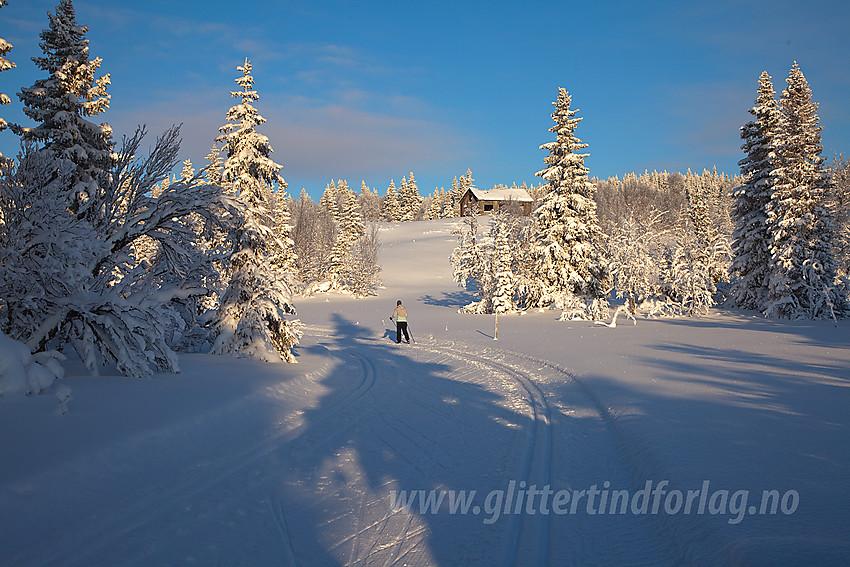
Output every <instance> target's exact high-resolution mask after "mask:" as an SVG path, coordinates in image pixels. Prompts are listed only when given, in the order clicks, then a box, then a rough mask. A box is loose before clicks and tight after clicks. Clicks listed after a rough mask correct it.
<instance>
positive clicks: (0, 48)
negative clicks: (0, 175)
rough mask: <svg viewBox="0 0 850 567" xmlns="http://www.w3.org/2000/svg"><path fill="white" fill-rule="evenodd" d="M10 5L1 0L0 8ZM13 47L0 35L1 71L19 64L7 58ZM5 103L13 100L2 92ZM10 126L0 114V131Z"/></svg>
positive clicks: (1, 102) (0, 102) (0, 155)
mask: <svg viewBox="0 0 850 567" xmlns="http://www.w3.org/2000/svg"><path fill="white" fill-rule="evenodd" d="M6 5H8V2H7V1H6V0H0V8H2V7H3V6H6ZM11 49H12V44H11V43H9V42H8V41H6V40H5V39H3V38H2V37H0V72H3V71H8V70H9V69H13V68H14V67H16V66H17V65H15V63H14V62H12V61H9V60H8V59H6V54H8V53H9V51H11ZM5 104H12V100H11V99H10V98H9V95H7V94H6V93H0V106H2V105H5ZM7 127H8V124H7V123H6V121H5V120H3V117H2V116H0V131H3V130H5V129H6V128H7ZM2 160H3V154H2V153H0V162H1V161H2Z"/></svg>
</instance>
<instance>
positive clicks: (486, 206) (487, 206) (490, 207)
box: [484, 203, 493, 211]
mask: <svg viewBox="0 0 850 567" xmlns="http://www.w3.org/2000/svg"><path fill="white" fill-rule="evenodd" d="M484 210H485V211H492V210H493V205H492V203H491V204H488V205H484Z"/></svg>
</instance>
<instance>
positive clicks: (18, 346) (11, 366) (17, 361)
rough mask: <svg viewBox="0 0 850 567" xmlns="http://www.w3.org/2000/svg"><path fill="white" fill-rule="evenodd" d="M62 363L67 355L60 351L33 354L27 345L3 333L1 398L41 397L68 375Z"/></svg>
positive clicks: (1, 345)
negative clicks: (14, 396)
mask: <svg viewBox="0 0 850 567" xmlns="http://www.w3.org/2000/svg"><path fill="white" fill-rule="evenodd" d="M60 360H65V356H64V355H62V354H61V353H59V352H56V351H48V352H40V353H36V354H35V355H33V354H31V353H30V349H29V347H27V345H25V344H24V343H22V342H19V341H16V340H15V339H13V338H11V337H9V336H7V335H5V334H3V333H0V396H3V395H6V394H26V395H32V394H40V393H41V392H43V391H44V390H46V389H47V388H49V387H50V386H51V385H53V382H54V381H55V380H56V379H57V378H62V377H63V376H64V375H65V371H64V369H63V368H62V365H61V364H60V362H59V361H60Z"/></svg>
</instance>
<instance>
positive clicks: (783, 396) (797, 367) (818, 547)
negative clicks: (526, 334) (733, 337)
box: [556, 321, 850, 565]
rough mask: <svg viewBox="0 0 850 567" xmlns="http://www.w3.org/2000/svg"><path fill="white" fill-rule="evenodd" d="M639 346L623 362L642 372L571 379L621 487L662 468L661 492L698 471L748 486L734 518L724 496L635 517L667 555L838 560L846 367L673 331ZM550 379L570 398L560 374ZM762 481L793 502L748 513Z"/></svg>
mask: <svg viewBox="0 0 850 567" xmlns="http://www.w3.org/2000/svg"><path fill="white" fill-rule="evenodd" d="M688 323H689V324H692V323H693V322H692V321H688ZM703 323H705V324H711V323H712V322H710V321H704V322H703ZM768 323H769V322H768ZM649 352H650V353H655V354H648V355H644V356H641V357H639V358H638V359H637V360H636V361H635V362H636V363H637V366H638V367H644V368H651V369H653V371H652V373H651V375H652V377H653V379H652V383H650V384H645V383H638V382H632V381H629V380H628V379H623V378H622V377H621V376H617V375H614V374H611V375H608V374H605V373H604V372H599V373H595V374H588V375H583V376H581V377H580V378H577V380H576V381H577V383H579V384H581V386H582V388H583V389H584V391H585V392H586V393H587V394H588V395H589V396H591V397H592V399H594V400H595V401H596V403H595V405H596V407H597V410H598V411H599V412H600V414H601V415H602V420H603V421H604V422H605V423H606V427H607V429H608V430H609V432H610V433H611V435H609V436H608V437H609V438H610V439H612V440H613V443H614V444H615V445H616V452H617V453H619V455H620V458H621V459H622V461H623V463H624V464H625V467H626V469H627V470H628V471H629V474H628V476H631V477H632V480H631V482H632V483H633V484H632V487H633V489H638V488H641V487H642V486H643V483H644V482H645V481H649V480H652V481H654V482H655V483H657V482H659V481H660V480H669V482H670V485H669V486H668V487H667V491H668V492H670V491H672V490H674V489H675V490H679V491H681V492H682V493H685V492H686V491H688V490H698V489H700V487H701V485H702V482H703V481H709V482H710V487H711V488H710V491H711V493H713V492H714V491H718V490H728V494H729V495H731V494H733V493H734V492H735V491H738V490H747V491H749V493H748V498H749V504H750V505H752V506H755V508H752V509H750V508H747V509H745V510H744V511H743V512H742V516H741V517H740V518H739V522H738V523H730V521H729V520H730V519H733V518H735V517H736V514H734V513H732V512H731V508H727V513H726V514H721V515H711V514H710V513H709V512H705V513H704V514H696V513H691V514H690V515H685V514H677V515H668V514H663V513H662V514H658V515H656V516H654V517H647V519H648V520H650V521H652V522H654V523H656V524H657V526H656V529H657V530H658V531H660V532H661V533H666V534H667V538H668V539H669V541H670V542H671V544H672V545H673V546H674V547H676V546H678V548H677V549H675V550H674V556H679V557H682V558H684V559H687V558H689V561H692V562H696V563H698V564H703V563H704V564H735V563H736V562H737V561H744V562H749V561H753V560H754V558H758V559H759V561H757V563H758V564H769V563H770V564H808V563H809V562H815V563H817V564H820V565H846V564H848V561H850V545H848V544H847V543H846V542H845V539H846V537H845V535H844V534H843V532H842V527H841V526H846V525H847V524H848V521H850V512H848V511H847V508H846V506H843V505H842V504H840V503H845V502H847V501H848V500H850V487H848V485H847V483H846V482H844V481H843V480H842V479H846V477H847V475H848V474H850V457H848V453H847V451H846V447H847V446H848V444H850V425H848V420H847V417H846V407H847V403H848V402H850V376H848V375H847V370H846V368H843V367H842V366H841V364H839V363H836V362H834V361H818V360H813V361H809V362H805V361H798V360H794V359H792V358H790V357H788V358H784V357H781V356H766V355H760V354H757V353H753V352H749V351H744V350H735V349H722V348H712V347H706V346H702V345H693V344H685V343H676V344H659V345H655V346H654V347H651V348H650V349H649ZM556 391H557V394H556V397H568V396H569V397H570V398H571V399H575V395H574V392H573V391H572V390H568V386H566V385H565V386H564V387H563V390H558V389H557V388H556ZM556 428H557V423H556ZM595 480H597V481H601V480H603V479H599V478H597V479H595ZM592 481H594V479H593V478H588V480H587V481H586V482H592ZM627 482H628V480H627ZM614 484H615V483H614V482H613V481H612V485H614ZM612 487H613V486H612ZM624 488H628V486H627V487H624ZM765 490H777V491H779V494H780V495H784V494H785V493H786V492H787V491H790V490H794V491H796V492H797V493H798V494H799V508H798V509H797V510H796V511H794V512H793V513H792V514H788V515H786V514H783V513H781V512H778V513H776V514H774V515H770V514H767V515H762V514H760V513H759V507H760V505H761V497H762V491H765ZM662 501H663V500H662ZM754 512H755V513H754ZM814 558H817V559H816V560H814V561H812V560H813V559H814ZM745 559H746V560H745ZM747 564H749V563H747Z"/></svg>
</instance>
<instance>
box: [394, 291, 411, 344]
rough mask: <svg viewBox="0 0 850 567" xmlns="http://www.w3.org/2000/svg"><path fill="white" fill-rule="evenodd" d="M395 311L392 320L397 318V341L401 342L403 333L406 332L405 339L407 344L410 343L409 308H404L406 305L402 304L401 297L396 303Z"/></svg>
mask: <svg viewBox="0 0 850 567" xmlns="http://www.w3.org/2000/svg"><path fill="white" fill-rule="evenodd" d="M395 305H396V306H395V311H393V314H392V315H391V316H390V321H392V320H393V318H395V320H396V325H395V333H396V342H397V343H401V334H402V333H404V340H406V341H407V344H410V336H408V334H407V309H405V308H404V305H402V304H401V299H399V300H398V301H397V302H396V304H395Z"/></svg>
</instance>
